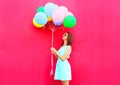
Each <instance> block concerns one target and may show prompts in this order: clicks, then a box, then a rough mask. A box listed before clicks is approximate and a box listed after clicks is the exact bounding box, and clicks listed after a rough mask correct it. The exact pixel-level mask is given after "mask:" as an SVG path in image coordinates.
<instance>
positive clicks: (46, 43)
mask: <svg viewBox="0 0 120 85" xmlns="http://www.w3.org/2000/svg"><path fill="white" fill-rule="evenodd" d="M48 1H49V0H0V85H61V82H60V81H54V80H53V76H52V77H50V76H49V72H50V68H51V65H50V46H51V31H49V30H44V31H43V30H42V29H36V28H35V27H34V26H33V25H32V18H33V16H34V14H35V12H36V9H37V8H38V7H39V6H41V5H44V4H45V3H47V2H48ZM51 1H53V2H55V3H56V4H59V5H64V6H66V7H67V8H68V9H69V10H70V11H72V13H73V14H74V15H75V16H76V17H77V25H76V26H75V27H74V29H68V30H57V31H56V32H55V36H54V37H55V39H54V46H55V47H56V48H57V49H58V48H59V47H60V44H61V38H62V34H63V33H65V32H66V31H70V32H71V33H72V34H73V36H74V41H73V46H72V49H73V51H72V54H71V58H70V59H69V61H70V63H71V67H72V75H73V79H72V81H70V85H120V81H119V80H120V25H119V24H120V0H51ZM55 63H56V59H55V58H54V69H55Z"/></svg>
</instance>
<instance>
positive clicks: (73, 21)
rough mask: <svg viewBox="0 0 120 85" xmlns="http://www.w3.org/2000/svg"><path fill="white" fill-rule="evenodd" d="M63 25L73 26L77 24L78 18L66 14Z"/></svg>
mask: <svg viewBox="0 0 120 85" xmlns="http://www.w3.org/2000/svg"><path fill="white" fill-rule="evenodd" d="M63 25H64V26H65V27H67V28H72V27H74V26H75V25H76V18H75V17H74V16H71V15H69V16H66V17H65V18H64V21H63Z"/></svg>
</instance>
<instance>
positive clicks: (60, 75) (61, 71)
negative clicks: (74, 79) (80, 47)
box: [51, 32, 72, 85]
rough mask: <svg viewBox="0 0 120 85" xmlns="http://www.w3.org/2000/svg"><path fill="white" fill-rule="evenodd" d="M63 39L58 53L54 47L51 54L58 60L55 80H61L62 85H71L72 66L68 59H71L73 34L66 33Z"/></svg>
mask: <svg viewBox="0 0 120 85" xmlns="http://www.w3.org/2000/svg"><path fill="white" fill-rule="evenodd" d="M62 39H63V43H62V46H61V48H60V49H59V50H58V51H57V50H56V49H55V48H54V47H51V52H52V53H53V54H54V55H55V56H56V58H58V60H57V64H56V70H55V76H54V79H55V80H61V81H62V85H69V80H71V66H70V64H69V62H68V60H67V59H68V58H69V57H70V53H71V44H72V35H71V33H69V32H66V33H65V34H64V35H63V37H62Z"/></svg>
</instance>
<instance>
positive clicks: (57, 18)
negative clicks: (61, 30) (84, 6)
mask: <svg viewBox="0 0 120 85" xmlns="http://www.w3.org/2000/svg"><path fill="white" fill-rule="evenodd" d="M52 20H53V22H54V23H60V22H63V20H64V14H63V13H62V11H61V10H55V11H54V12H53V14H52Z"/></svg>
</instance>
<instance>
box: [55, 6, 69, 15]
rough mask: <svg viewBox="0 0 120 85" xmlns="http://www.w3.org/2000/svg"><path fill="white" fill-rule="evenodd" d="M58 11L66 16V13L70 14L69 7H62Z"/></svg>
mask: <svg viewBox="0 0 120 85" xmlns="http://www.w3.org/2000/svg"><path fill="white" fill-rule="evenodd" d="M57 10H61V11H62V13H64V15H66V13H67V12H68V9H67V7H65V6H60V7H59V8H58V9H57Z"/></svg>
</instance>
